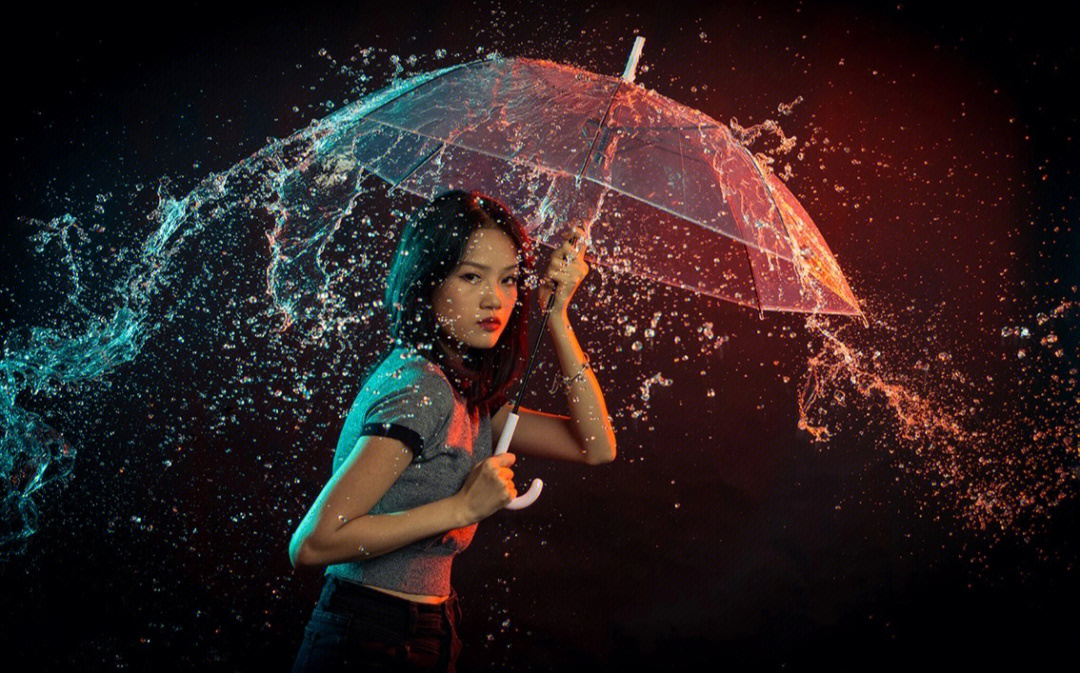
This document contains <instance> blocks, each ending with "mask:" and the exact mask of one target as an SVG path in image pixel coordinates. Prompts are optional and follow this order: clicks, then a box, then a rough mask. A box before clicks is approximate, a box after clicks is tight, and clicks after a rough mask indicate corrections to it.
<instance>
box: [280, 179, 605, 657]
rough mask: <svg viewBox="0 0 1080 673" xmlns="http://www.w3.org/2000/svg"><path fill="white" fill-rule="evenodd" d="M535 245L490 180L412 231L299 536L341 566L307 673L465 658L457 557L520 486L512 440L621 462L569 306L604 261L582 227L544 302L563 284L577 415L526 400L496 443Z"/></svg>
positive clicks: (309, 556) (543, 288) (554, 270)
mask: <svg viewBox="0 0 1080 673" xmlns="http://www.w3.org/2000/svg"><path fill="white" fill-rule="evenodd" d="M582 233H583V232H582V231H580V230H577V231H576V234H577V239H578V241H579V246H580V243H581V242H582V240H581V239H582V238H583V237H582V235H581V234H582ZM530 252H531V247H530V242H529V240H528V238H527V236H526V234H525V230H524V228H523V227H522V225H521V223H520V222H519V221H518V220H517V218H515V217H514V216H513V215H512V214H511V213H510V212H509V211H508V210H507V209H506V208H505V207H504V206H502V205H501V204H499V203H498V202H497V201H495V200H493V199H490V198H488V197H486V196H482V195H479V194H475V193H468V192H462V191H453V192H448V193H446V194H443V195H441V196H439V197H437V198H435V199H433V200H432V201H430V202H429V203H427V204H426V205H425V206H423V207H422V208H421V209H420V210H419V211H418V212H417V214H416V215H415V216H414V217H413V218H412V219H411V220H410V221H409V223H408V224H407V225H406V227H405V230H404V231H403V232H402V234H401V241H400V244H399V246H398V250H397V256H396V258H395V262H394V266H393V268H392V269H391V270H390V274H389V279H388V281H387V288H386V307H387V309H388V311H389V325H390V327H389V331H390V335H391V337H392V338H393V342H394V345H393V346H392V347H391V349H390V351H389V352H388V353H386V354H385V355H384V356H383V357H382V358H381V359H380V360H379V361H378V362H377V364H376V367H375V369H374V370H373V371H372V372H371V373H370V375H369V376H368V377H367V378H366V381H365V384H364V385H363V386H362V388H361V390H360V392H359V394H358V395H357V397H356V400H355V402H354V403H353V405H352V409H351V410H350V411H349V414H348V416H347V417H346V419H345V426H344V428H343V429H342V431H341V435H340V437H339V439H338V444H337V451H336V452H335V454H334V464H333V468H334V469H333V475H332V476H331V477H330V480H329V481H328V482H327V484H326V486H325V487H324V488H323V490H322V492H321V493H320V494H319V497H318V498H317V499H316V500H315V503H314V504H313V505H312V506H311V509H310V510H309V511H308V513H307V515H306V516H305V517H304V519H303V521H301V522H300V525H299V526H298V527H297V529H296V532H295V533H294V534H293V537H292V541H291V543H290V544H289V559H290V560H291V562H292V564H293V566H294V567H300V566H314V567H322V566H326V569H325V575H326V584H325V585H324V587H323V591H322V595H321V596H320V598H319V602H318V604H317V605H316V607H315V610H314V611H313V612H312V615H311V620H310V622H309V623H308V626H307V628H306V630H305V632H304V641H303V644H302V645H301V646H300V651H299V653H298V655H297V658H296V663H295V664H294V668H293V670H294V672H296V671H315V670H341V669H342V668H343V667H347V666H357V667H360V668H364V667H366V668H364V670H438V671H453V670H454V664H455V661H456V660H457V655H458V652H459V650H460V647H461V642H460V640H459V639H458V637H457V630H456V622H457V620H458V618H459V614H458V612H457V596H456V594H455V593H454V591H453V589H452V588H451V586H450V566H451V562H452V561H453V557H454V555H456V554H457V553H459V552H460V551H461V550H463V549H465V548H466V547H467V546H468V545H469V542H470V541H471V540H472V537H473V533H474V532H475V530H476V525H477V523H478V522H479V521H481V520H483V519H485V518H487V517H488V516H490V515H492V514H494V513H495V512H497V511H499V510H500V509H502V508H503V507H505V506H506V505H507V504H508V503H509V502H510V501H511V499H513V498H514V497H515V496H516V495H517V491H516V490H515V488H514V482H513V472H512V471H511V469H510V467H511V465H513V464H514V459H515V458H514V454H515V453H527V454H533V455H540V456H546V457H549V458H561V459H564V460H572V461H579V462H585V463H589V464H593V465H596V464H601V463H606V462H609V461H611V460H613V459H614V458H615V434H614V432H613V431H612V429H611V424H610V421H609V420H608V414H607V408H606V406H605V404H604V398H603V395H602V394H601V392H600V387H599V386H598V385H597V382H596V377H595V376H594V375H593V373H592V371H591V370H590V368H589V366H588V358H587V357H585V355H584V353H583V352H582V350H581V348H580V346H579V345H578V342H577V339H576V338H575V337H574V333H573V332H572V331H571V329H570V322H569V319H568V317H567V305H568V303H569V301H570V297H571V296H572V295H573V294H574V291H575V290H576V289H577V287H578V285H580V283H581V281H582V279H583V278H584V277H585V274H586V273H588V265H587V264H586V263H585V261H584V260H583V259H581V257H582V255H581V254H580V249H578V247H574V246H571V245H570V241H569V239H568V240H567V242H565V243H564V244H563V245H562V246H561V247H560V248H559V249H558V250H556V251H555V254H554V255H553V256H552V258H551V262H550V264H549V266H548V267H547V270H546V272H545V276H544V278H543V279H542V281H541V284H540V286H539V291H538V299H539V303H540V306H541V307H544V306H546V305H547V301H548V298H549V297H550V295H551V293H552V291H553V290H552V288H554V292H555V297H554V301H553V304H552V309H551V316H550V319H549V321H548V332H549V334H550V335H551V337H552V339H553V341H554V343H555V349H556V351H557V352H558V357H559V363H560V366H561V368H562V371H563V373H564V377H563V383H564V387H565V388H566V393H567V398H568V400H569V402H570V409H571V415H570V416H569V417H567V416H556V415H551V414H544V413H540V412H537V411H531V410H528V409H525V408H524V407H521V408H519V416H520V418H519V421H518V425H517V428H516V431H515V433H514V437H513V440H512V441H511V444H510V452H508V453H505V454H503V455H501V456H492V447H493V440H497V439H498V437H499V435H500V433H501V432H502V428H503V425H504V424H505V422H506V418H507V415H508V414H509V412H510V407H511V405H510V404H509V403H508V399H509V397H510V395H511V394H512V392H513V391H511V390H510V389H511V387H512V386H513V384H514V383H515V382H516V380H517V379H518V377H519V376H520V374H521V373H522V371H523V370H524V367H525V364H526V360H527V356H528V353H527V350H526V349H527V340H528V338H527V337H528V322H527V319H528V299H529V295H530V293H529V291H528V290H527V288H526V286H525V275H526V272H527V271H529V270H530V268H531V264H532V257H531V254H530ZM492 412H494V413H492Z"/></svg>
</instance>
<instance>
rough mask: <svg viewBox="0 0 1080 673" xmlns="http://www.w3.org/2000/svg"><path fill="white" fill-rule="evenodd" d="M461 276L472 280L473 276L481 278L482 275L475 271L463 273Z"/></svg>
mask: <svg viewBox="0 0 1080 673" xmlns="http://www.w3.org/2000/svg"><path fill="white" fill-rule="evenodd" d="M461 277H462V278H464V279H465V280H468V281H471V280H472V279H473V278H479V277H480V276H478V275H476V274H475V273H463V274H461Z"/></svg>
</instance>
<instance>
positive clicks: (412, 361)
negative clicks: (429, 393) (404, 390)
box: [368, 346, 452, 396]
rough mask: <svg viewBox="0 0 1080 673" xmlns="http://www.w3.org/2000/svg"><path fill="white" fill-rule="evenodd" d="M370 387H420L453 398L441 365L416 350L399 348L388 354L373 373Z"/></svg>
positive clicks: (369, 382) (405, 347)
mask: <svg viewBox="0 0 1080 673" xmlns="http://www.w3.org/2000/svg"><path fill="white" fill-rule="evenodd" d="M368 384H369V385H377V386H378V387H380V388H381V387H385V386H387V385H390V386H392V387H399V386H419V387H423V388H425V389H430V390H433V391H438V392H445V393H446V394H449V395H451V396H452V389H451V388H452V387H451V385H450V381H449V380H448V379H447V378H446V375H445V374H444V373H443V371H442V369H441V368H440V367H439V365H437V364H435V363H434V362H432V361H431V360H429V359H427V358H426V357H424V356H423V354H421V353H420V352H419V351H418V350H417V349H416V348H412V347H407V346H398V347H396V348H393V349H392V350H390V352H388V353H387V354H386V355H385V356H384V357H383V359H382V361H381V362H380V363H379V364H378V366H377V367H376V368H375V371H374V372H372V374H371V376H370V377H369V380H368Z"/></svg>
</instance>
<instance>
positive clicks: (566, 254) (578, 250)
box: [537, 224, 589, 315]
mask: <svg viewBox="0 0 1080 673" xmlns="http://www.w3.org/2000/svg"><path fill="white" fill-rule="evenodd" d="M571 239H575V240H574V242H573V243H571V242H570V241H571ZM585 243H586V241H585V227H584V226H582V225H581V224H575V225H574V226H573V227H572V228H571V229H570V234H569V235H568V236H567V238H566V240H565V241H563V244H562V245H561V246H559V248H558V249H557V250H555V252H554V253H553V254H552V255H551V261H549V262H548V267H547V271H545V272H544V275H543V277H542V278H541V279H540V284H539V287H538V288H537V298H538V299H539V300H540V310H541V311H543V310H544V309H545V308H547V303H548V298H549V297H551V285H552V282H553V281H554V282H555V283H557V286H556V289H555V301H554V303H553V304H552V305H551V312H552V313H553V314H556V315H558V314H564V313H566V307H567V305H569V303H570V297H572V296H573V295H574V292H575V291H576V290H577V289H578V286H579V285H581V281H582V280H583V279H584V278H585V275H586V274H587V273H589V265H588V264H586V263H585Z"/></svg>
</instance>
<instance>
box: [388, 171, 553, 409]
mask: <svg viewBox="0 0 1080 673" xmlns="http://www.w3.org/2000/svg"><path fill="white" fill-rule="evenodd" d="M480 228H495V229H500V230H502V231H504V232H505V233H506V234H508V235H509V236H510V238H511V239H513V241H514V245H515V247H516V248H517V251H518V254H519V256H520V267H519V268H520V273H519V274H518V280H517V289H518V301H517V303H516V304H515V305H514V309H513V312H512V313H511V314H510V319H509V321H508V322H507V324H506V328H505V329H504V330H503V333H502V335H501V336H500V337H499V341H498V342H497V343H496V344H495V346H494V347H493V348H472V347H468V348H467V349H466V352H465V354H464V357H463V361H464V367H462V366H460V365H457V364H455V363H454V362H452V361H451V360H450V359H449V358H448V357H447V355H446V353H445V352H444V351H443V350H442V349H441V348H440V347H439V346H438V345H437V342H436V339H437V336H438V323H437V321H436V318H435V312H434V307H433V301H432V294H433V293H434V292H435V290H436V289H437V288H438V287H439V286H440V285H441V284H442V283H443V281H445V280H446V279H447V278H449V277H450V274H451V273H452V272H453V271H454V269H456V268H457V266H458V265H459V264H460V263H461V261H462V258H463V257H464V256H465V249H466V246H467V244H468V242H469V237H470V236H472V234H473V232H474V231H476V230H477V229H480ZM533 261H534V259H533V255H532V242H531V241H530V240H529V236H528V234H527V233H526V231H525V227H524V225H523V224H522V222H521V220H519V219H518V218H517V217H516V216H515V215H514V214H513V213H511V212H510V210H509V209H508V208H507V207H506V206H504V205H503V204H501V203H499V202H498V201H496V200H495V199H492V198H490V197H488V196H485V195H483V194H479V193H476V192H466V191H462V190H453V191H449V192H446V193H444V194H440V195H439V196H437V197H435V198H434V199H432V200H430V201H428V202H427V203H426V204H424V205H423V206H422V207H420V208H419V209H418V210H417V211H416V212H415V213H414V214H413V216H412V217H411V218H410V219H409V221H408V222H407V223H406V225H405V228H404V229H403V230H402V232H401V238H400V240H399V243H398V248H397V253H396V254H395V256H394V262H393V266H392V267H391V268H390V272H389V274H388V277H387V281H386V297H385V305H386V308H387V312H388V314H387V315H388V318H389V332H390V336H391V338H392V339H393V341H394V347H397V346H412V347H415V348H416V349H417V350H418V351H419V352H420V354H421V355H423V356H424V357H426V358H427V359H429V360H431V361H432V362H434V363H436V364H438V365H439V367H441V368H442V370H443V373H444V374H446V377H447V378H448V379H449V380H450V381H451V383H452V384H453V385H454V386H455V387H456V388H457V389H458V390H459V391H460V392H461V394H462V396H463V397H464V398H465V399H466V401H467V403H468V404H469V405H470V406H474V405H475V406H480V405H486V406H487V407H488V409H489V411H492V412H493V411H494V410H495V409H496V407H498V406H501V405H502V404H504V403H505V402H506V401H507V399H509V396H510V392H509V390H508V389H509V388H510V386H511V385H513V384H514V383H515V382H516V381H517V379H518V378H519V377H520V376H521V373H522V372H523V371H524V369H525V365H526V362H527V359H528V336H529V325H528V317H529V316H528V313H529V312H528V307H529V306H531V301H530V300H531V291H530V290H529V288H528V286H527V283H526V278H527V275H528V274H529V273H530V272H531V270H532V266H533Z"/></svg>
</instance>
